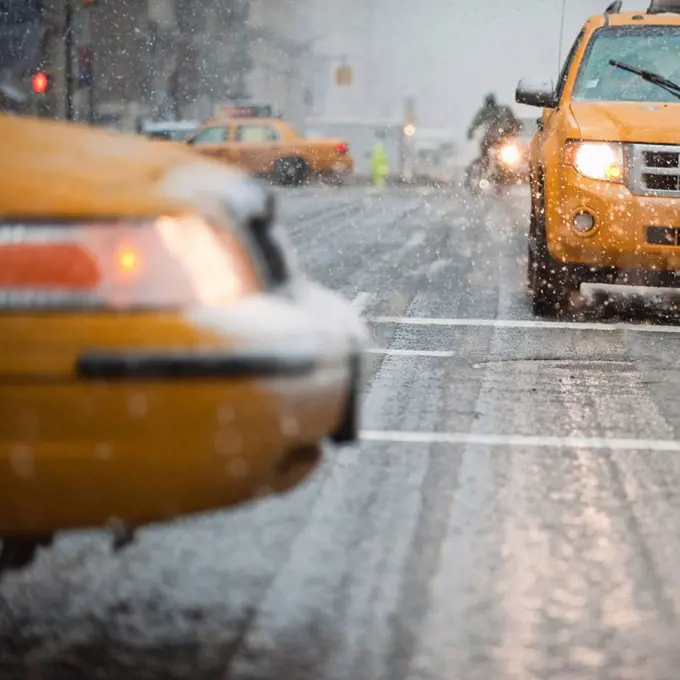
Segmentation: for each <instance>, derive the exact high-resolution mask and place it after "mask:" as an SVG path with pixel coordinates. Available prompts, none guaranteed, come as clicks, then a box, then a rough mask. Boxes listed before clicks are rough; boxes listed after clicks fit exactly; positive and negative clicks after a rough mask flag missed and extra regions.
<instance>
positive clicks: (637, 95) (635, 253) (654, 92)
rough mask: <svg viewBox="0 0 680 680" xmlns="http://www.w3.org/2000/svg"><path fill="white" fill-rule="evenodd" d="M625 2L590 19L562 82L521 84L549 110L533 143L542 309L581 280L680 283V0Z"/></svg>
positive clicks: (562, 301)
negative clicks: (643, 6)
mask: <svg viewBox="0 0 680 680" xmlns="http://www.w3.org/2000/svg"><path fill="white" fill-rule="evenodd" d="M621 5H622V3H621V2H614V3H612V4H611V5H610V6H609V7H608V8H607V10H606V11H605V13H603V14H601V15H599V16H593V17H591V18H590V19H588V21H587V22H586V23H585V25H584V26H583V29H582V30H581V32H580V33H579V35H578V37H577V38H576V41H575V42H574V44H573V46H572V48H571V51H570V53H569V55H568V57H567V59H566V62H565V64H564V67H563V69H562V73H561V75H560V78H559V81H558V83H557V87H554V86H553V84H552V83H550V82H547V83H546V82H544V83H535V84H532V83H530V82H528V81H526V80H522V81H520V83H519V85H518V87H517V92H516V96H515V98H516V101H517V102H518V103H520V104H528V105H530V106H537V107H540V108H543V114H542V116H541V119H540V121H539V131H538V132H537V133H536V136H535V137H534V140H533V143H532V154H531V156H532V158H531V189H532V201H531V224H530V230H529V270H528V278H529V282H528V283H529V288H530V290H531V294H532V299H533V309H534V313H536V314H538V315H542V316H546V315H551V314H553V313H555V312H559V311H562V310H564V309H565V308H566V307H567V306H568V304H569V300H570V298H571V295H572V294H573V293H577V292H578V291H579V288H580V285H581V283H588V282H592V283H615V284H630V283H634V282H639V281H640V280H642V282H644V283H645V284H647V285H652V286H680V0H665V1H658V0H652V3H651V5H650V7H649V8H648V9H647V10H646V11H638V12H627V13H622V12H621Z"/></svg>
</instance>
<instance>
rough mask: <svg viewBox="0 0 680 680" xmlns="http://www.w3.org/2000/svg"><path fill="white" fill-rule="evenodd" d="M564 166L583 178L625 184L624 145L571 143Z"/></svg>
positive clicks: (565, 156) (565, 154)
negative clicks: (574, 169)
mask: <svg viewBox="0 0 680 680" xmlns="http://www.w3.org/2000/svg"><path fill="white" fill-rule="evenodd" d="M564 164H565V165H571V166H573V167H574V168H576V171H577V172H578V173H579V174H580V175H582V176H583V177H588V178H589V179H598V180H602V181H605V182H617V183H621V182H623V175H624V164H623V145H621V144H611V143H609V142H579V141H573V140H572V141H569V142H567V144H566V146H565V149H564Z"/></svg>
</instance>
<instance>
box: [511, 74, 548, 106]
mask: <svg viewBox="0 0 680 680" xmlns="http://www.w3.org/2000/svg"><path fill="white" fill-rule="evenodd" d="M515 101H516V102H517V103H518V104H526V105H527V106H537V107H539V108H541V109H555V108H557V96H556V95H555V87H554V85H553V84H552V82H549V81H545V80H544V81H539V82H532V81H529V80H526V79H522V80H520V81H519V84H518V85H517V90H515Z"/></svg>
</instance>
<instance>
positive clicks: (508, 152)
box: [500, 144, 522, 165]
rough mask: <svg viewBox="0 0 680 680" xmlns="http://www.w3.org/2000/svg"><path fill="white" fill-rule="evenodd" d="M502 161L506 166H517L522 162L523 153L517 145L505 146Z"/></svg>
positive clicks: (501, 155) (502, 148)
mask: <svg viewBox="0 0 680 680" xmlns="http://www.w3.org/2000/svg"><path fill="white" fill-rule="evenodd" d="M500 159H501V162H502V163H505V165H517V164H518V163H519V162H520V161H521V160H522V152H521V151H520V150H519V147H518V146H517V145H516V144H505V145H504V146H502V147H501V150H500Z"/></svg>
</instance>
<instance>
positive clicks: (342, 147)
mask: <svg viewBox="0 0 680 680" xmlns="http://www.w3.org/2000/svg"><path fill="white" fill-rule="evenodd" d="M336 150H337V152H338V153H339V154H340V155H341V156H344V155H346V154H348V153H349V144H347V142H341V143H340V144H338V145H337V147H336Z"/></svg>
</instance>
